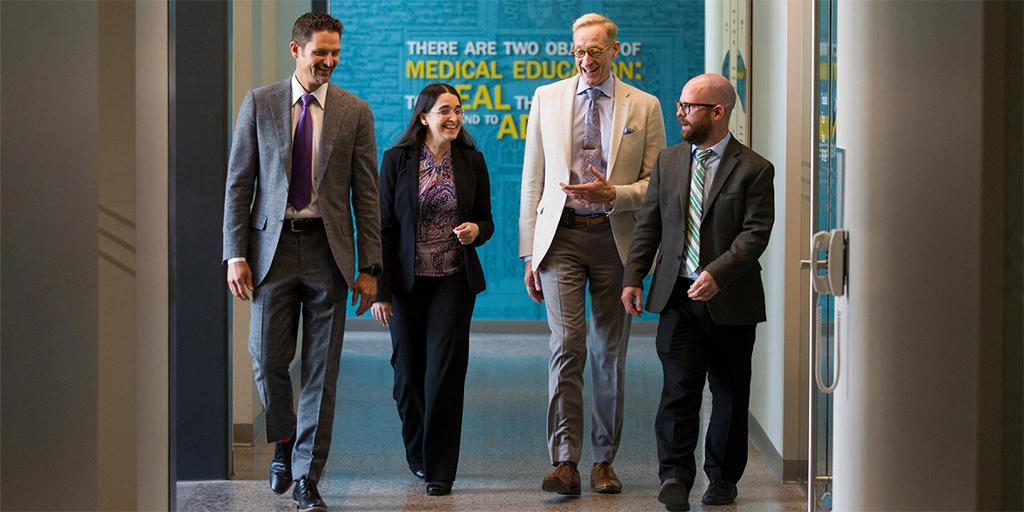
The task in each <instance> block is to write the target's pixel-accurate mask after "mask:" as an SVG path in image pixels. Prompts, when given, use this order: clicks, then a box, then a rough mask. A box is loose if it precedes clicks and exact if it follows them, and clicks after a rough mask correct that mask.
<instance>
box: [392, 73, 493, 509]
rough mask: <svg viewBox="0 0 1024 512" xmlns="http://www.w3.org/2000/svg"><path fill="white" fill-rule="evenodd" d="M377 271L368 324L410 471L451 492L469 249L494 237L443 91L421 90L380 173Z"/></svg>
mask: <svg viewBox="0 0 1024 512" xmlns="http://www.w3.org/2000/svg"><path fill="white" fill-rule="evenodd" d="M380 210H381V211H380V214H381V243H382V247H383V252H384V269H383V272H382V273H381V275H380V278H379V280H378V285H377V290H378V291H377V300H376V302H375V303H374V304H373V308H372V309H373V317H374V318H375V319H376V320H377V321H378V322H380V324H381V325H384V326H387V327H389V328H390V330H391V344H392V348H393V352H392V355H391V366H392V367H393V368H394V369H395V388H394V397H395V401H396V402H397V403H398V414H399V416H401V418H402V438H403V440H404V441H405V456H406V459H407V460H408V462H409V469H411V470H412V472H413V473H415V474H416V476H418V477H420V478H423V479H424V480H426V492H427V494H430V495H435V496H440V495H445V494H448V493H450V492H451V488H452V482H453V481H454V480H455V472H456V470H457V468H458V464H459V442H460V437H461V434H462V405H463V396H464V385H465V380H466V366H467V364H468V362H469V324H470V319H471V317H472V316H473V305H474V304H475V302H476V294H478V293H480V292H482V291H483V290H484V287H485V283H484V273H483V269H482V268H481V267H480V259H479V257H478V256H477V254H476V248H477V247H479V246H480V245H482V244H483V243H484V242H486V241H487V239H489V238H490V237H491V235H492V234H493V233H494V222H493V221H492V220H491V192H490V179H489V178H488V175H487V164H485V163H484V157H483V155H482V154H480V152H479V151H477V150H476V149H475V148H474V144H473V139H472V138H471V137H470V136H469V134H468V133H466V131H465V130H464V129H463V128H462V105H461V103H460V101H459V94H458V92H457V91H456V90H455V88H453V87H452V86H450V85H447V84H431V85H428V86H426V87H424V88H423V90H422V91H420V94H419V97H418V98H416V104H415V105H414V107H413V117H412V119H411V120H410V121H409V125H408V127H407V128H406V130H405V133H404V134H403V135H402V138H401V139H399V141H398V143H397V144H395V146H394V147H392V148H391V149H389V150H387V151H386V152H385V153H384V159H383V161H382V162H381V170H380Z"/></svg>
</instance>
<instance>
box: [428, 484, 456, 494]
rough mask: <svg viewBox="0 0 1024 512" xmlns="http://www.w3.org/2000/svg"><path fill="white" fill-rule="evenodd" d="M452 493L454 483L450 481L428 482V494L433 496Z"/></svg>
mask: <svg viewBox="0 0 1024 512" xmlns="http://www.w3.org/2000/svg"><path fill="white" fill-rule="evenodd" d="M451 493H452V484H450V483H448V482H427V494H429V495H431V496H447V495H449V494H451Z"/></svg>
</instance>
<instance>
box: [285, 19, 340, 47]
mask: <svg viewBox="0 0 1024 512" xmlns="http://www.w3.org/2000/svg"><path fill="white" fill-rule="evenodd" d="M324 31H327V32H337V33H338V35H339V36H341V31H342V27H341V22H340V21H338V20H337V19H335V18H333V17H332V16H331V15H330V14H327V13H323V12H307V13H306V14H303V15H302V16H299V19H297V20H295V24H294V25H292V41H295V42H296V43H298V44H299V46H305V44H306V43H308V42H309V40H310V39H312V38H313V34H315V33H317V32H324Z"/></svg>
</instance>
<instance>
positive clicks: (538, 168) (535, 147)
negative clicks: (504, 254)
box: [519, 89, 544, 258]
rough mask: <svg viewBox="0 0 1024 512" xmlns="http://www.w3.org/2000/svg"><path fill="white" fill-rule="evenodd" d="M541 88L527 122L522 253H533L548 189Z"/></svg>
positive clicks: (526, 254)
mask: <svg viewBox="0 0 1024 512" xmlns="http://www.w3.org/2000/svg"><path fill="white" fill-rule="evenodd" d="M541 96H542V95H541V92H540V89H537V91H535V92H534V93H533V102H532V103H531V104H530V117H529V119H528V120H527V122H526V148H525V149H524V151H523V180H522V190H521V192H520V195H519V257H520V258H522V257H525V256H529V255H530V254H532V253H533V235H534V230H535V228H536V226H537V205H538V204H539V203H540V198H541V194H542V193H543V191H544V137H543V134H542V133H541V114H540V111H541V108H540V104H541Z"/></svg>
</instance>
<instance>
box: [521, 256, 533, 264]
mask: <svg viewBox="0 0 1024 512" xmlns="http://www.w3.org/2000/svg"><path fill="white" fill-rule="evenodd" d="M531 261H533V255H532V254H529V255H526V256H523V263H529V262H531Z"/></svg>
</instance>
